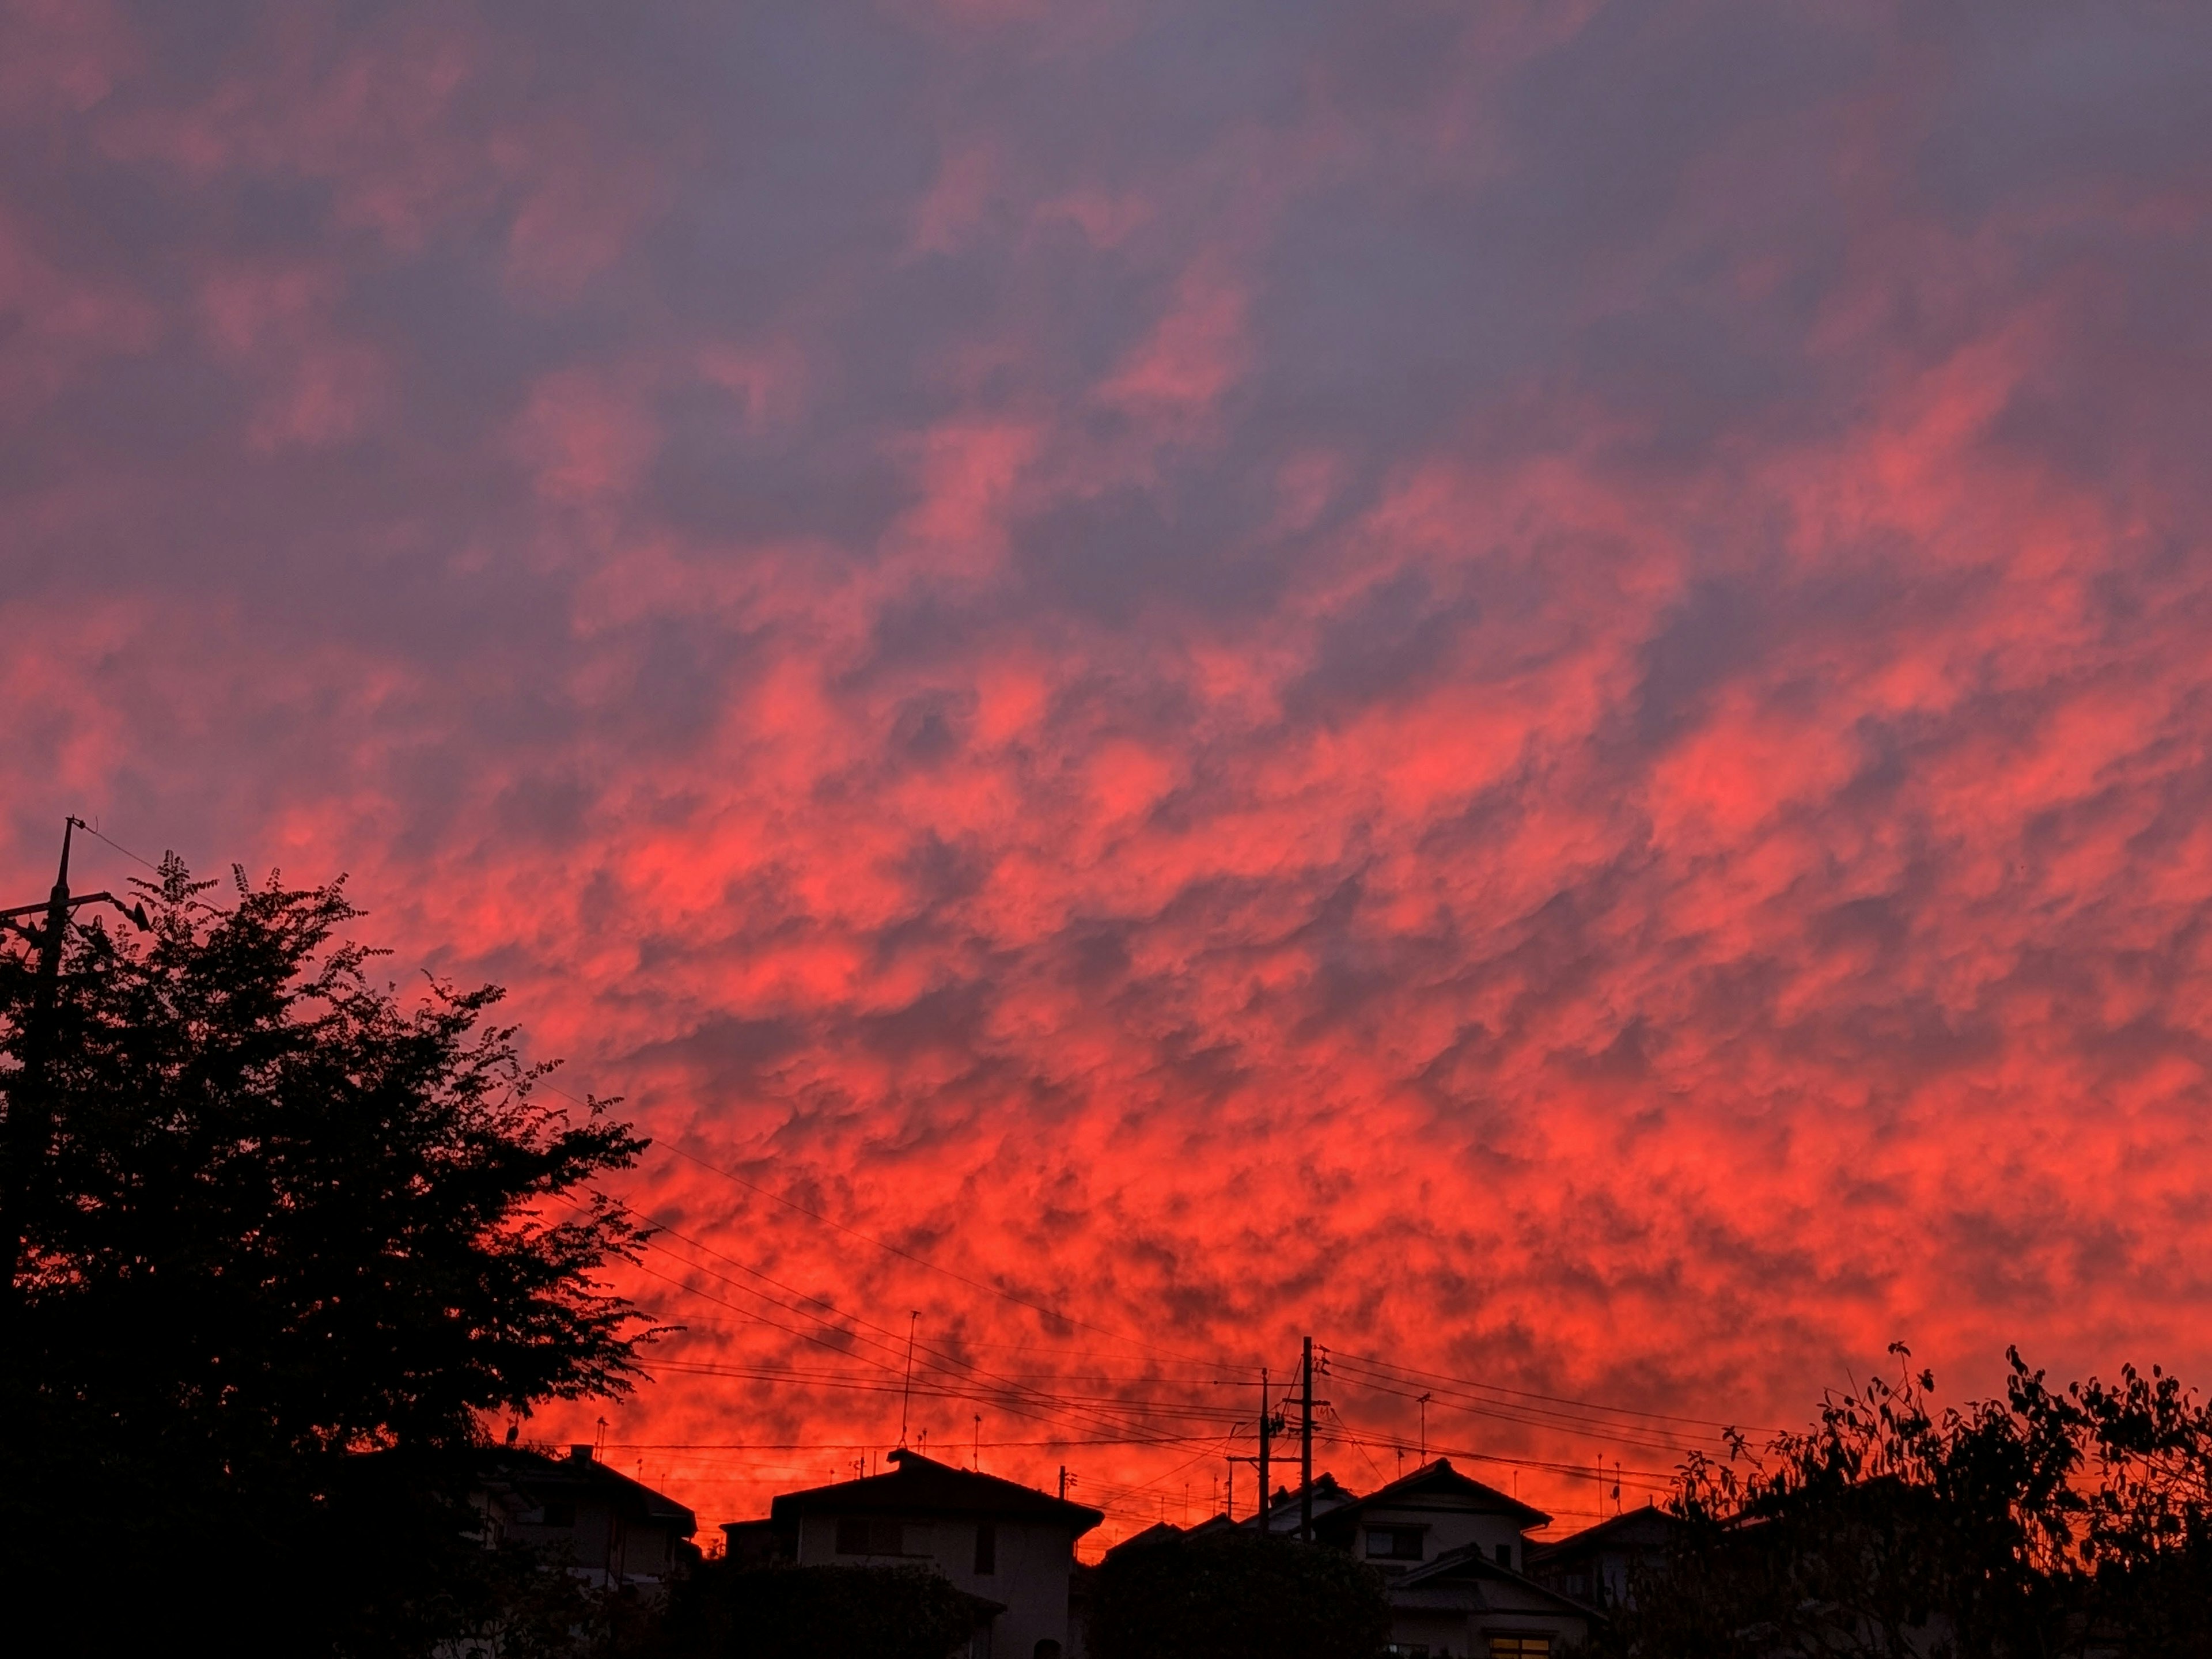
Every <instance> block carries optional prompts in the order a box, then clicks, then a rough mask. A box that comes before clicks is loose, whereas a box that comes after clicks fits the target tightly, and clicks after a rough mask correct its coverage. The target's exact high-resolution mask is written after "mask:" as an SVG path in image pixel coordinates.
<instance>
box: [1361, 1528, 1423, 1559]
mask: <svg viewBox="0 0 2212 1659" xmlns="http://www.w3.org/2000/svg"><path fill="white" fill-rule="evenodd" d="M1367 1559H1369V1560H1370V1561H1418V1560H1419V1559H1421V1528H1419V1527H1370V1528H1368V1529H1367Z"/></svg>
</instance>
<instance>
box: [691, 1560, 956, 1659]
mask: <svg viewBox="0 0 2212 1659" xmlns="http://www.w3.org/2000/svg"><path fill="white" fill-rule="evenodd" d="M993 1611H994V1609H993V1608H991V1607H989V1606H988V1605H987V1604H986V1603H985V1602H983V1601H981V1600H979V1599H978V1598H977V1597H975V1596H973V1595H968V1594H967V1593H965V1592H964V1591H963V1590H960V1589H957V1588H956V1587H955V1586H954V1585H953V1583H952V1582H951V1580H950V1579H948V1578H945V1577H943V1576H941V1575H940V1574H938V1573H934V1572H931V1571H927V1570H926V1569H923V1568H919V1567H863V1566H812V1567H797V1566H783V1565H774V1566H749V1565H741V1564H739V1563H737V1562H732V1561H729V1560H720V1561H710V1562H708V1563H707V1564H706V1565H704V1566H703V1567H702V1568H701V1569H699V1571H696V1572H695V1573H694V1574H692V1575H691V1577H690V1578H689V1579H688V1580H686V1581H685V1582H684V1583H682V1584H679V1585H678V1587H677V1588H676V1590H675V1592H674V1594H673V1595H672V1597H671V1601H670V1605H669V1609H668V1613H667V1617H666V1619H665V1627H664V1631H663V1633H662V1635H661V1638H660V1643H661V1645H660V1646H659V1647H658V1648H657V1649H655V1650H654V1651H656V1652H659V1653H663V1654H665V1655H667V1656H668V1659H860V1656H866V1659H946V1656H948V1655H950V1654H952V1653H955V1652H957V1651H962V1650H965V1648H966V1646H967V1644H968V1641H969V1638H971V1637H972V1636H973V1635H974V1634H975V1630H976V1628H977V1626H978V1625H979V1624H981V1622H982V1621H983V1620H986V1619H987V1618H988V1617H989V1615H990V1613H992V1612H993Z"/></svg>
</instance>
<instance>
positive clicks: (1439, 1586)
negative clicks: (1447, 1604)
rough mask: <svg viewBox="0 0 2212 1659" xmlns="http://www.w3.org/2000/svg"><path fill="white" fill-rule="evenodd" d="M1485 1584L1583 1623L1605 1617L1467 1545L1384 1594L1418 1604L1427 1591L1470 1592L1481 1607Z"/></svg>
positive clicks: (1393, 1583) (1398, 1579)
mask: <svg viewBox="0 0 2212 1659" xmlns="http://www.w3.org/2000/svg"><path fill="white" fill-rule="evenodd" d="M1485 1584H1492V1585H1496V1586H1498V1587H1500V1588H1506V1587H1510V1590H1511V1593H1512V1594H1513V1595H1514V1596H1515V1597H1516V1599H1517V1600H1521V1601H1536V1602H1538V1603H1539V1604H1540V1605H1541V1606H1543V1607H1546V1608H1547V1610H1548V1611H1550V1612H1553V1613H1572V1614H1574V1615H1575V1616H1576V1617H1577V1618H1582V1619H1601V1618H1603V1617H1604V1614H1602V1613H1600V1612H1598V1611H1597V1610H1596V1609H1595V1608H1594V1607H1589V1606H1586V1605H1585V1604H1584V1603H1583V1602H1580V1601H1576V1600H1574V1599H1573V1598H1572V1597H1571V1596H1566V1595H1560V1594H1559V1591H1557V1590H1555V1589H1552V1588H1551V1587H1550V1586H1548V1585H1546V1584H1540V1583H1537V1582H1536V1581H1535V1580H1534V1579H1533V1578H1531V1577H1528V1574H1526V1573H1522V1572H1516V1571H1514V1570H1513V1569H1512V1568H1510V1567H1507V1566H1501V1565H1498V1563H1497V1562H1496V1561H1493V1560H1492V1559H1490V1557H1489V1556H1488V1555H1487V1554H1486V1553H1484V1551H1483V1547H1482V1546H1481V1545H1480V1544H1468V1545H1465V1546H1463V1547H1461V1548H1459V1549H1455V1550H1446V1551H1445V1552H1444V1553H1443V1554H1442V1555H1439V1556H1438V1557H1437V1559H1435V1560H1433V1561H1424V1562H1423V1563H1422V1564H1421V1565H1419V1566H1418V1567H1415V1568H1414V1569H1413V1571H1410V1572H1404V1573H1401V1574H1400V1575H1399V1576H1398V1577H1395V1578H1394V1579H1392V1580H1391V1581H1390V1583H1389V1587H1388V1588H1387V1589H1386V1590H1385V1592H1384V1594H1386V1595H1389V1598H1390V1599H1391V1601H1394V1602H1395V1601H1400V1600H1401V1599H1403V1600H1405V1601H1421V1600H1425V1599H1426V1598H1425V1596H1424V1595H1422V1594H1421V1593H1422V1592H1424V1591H1437V1590H1449V1589H1472V1590H1474V1592H1475V1601H1476V1603H1477V1605H1478V1606H1480V1605H1482V1603H1483V1601H1484V1600H1485V1598H1484V1597H1483V1596H1482V1595H1481V1593H1480V1591H1481V1587H1482V1586H1483V1585H1485Z"/></svg>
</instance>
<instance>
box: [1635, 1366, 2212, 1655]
mask: <svg viewBox="0 0 2212 1659" xmlns="http://www.w3.org/2000/svg"><path fill="white" fill-rule="evenodd" d="M1891 1352H1892V1353H1893V1355H1894V1356H1896V1357H1897V1358H1898V1360H1899V1374H1898V1376H1897V1377H1896V1378H1895V1379H1894V1380H1889V1379H1885V1378H1876V1379H1875V1380H1874V1381H1872V1382H1870V1383H1867V1384H1866V1385H1865V1386H1864V1387H1863V1388H1859V1389H1854V1390H1853V1391H1851V1392H1850V1393H1847V1394H1834V1395H1830V1396H1829V1397H1828V1398H1827V1399H1826V1401H1824V1402H1823V1405H1822V1407H1821V1411H1820V1420H1819V1422H1818V1424H1817V1425H1816V1426H1815V1427H1814V1428H1813V1429H1811V1430H1810V1431H1807V1432H1804V1433H1801V1434H1788V1435H1784V1436H1781V1437H1778V1438H1777V1439H1776V1440H1774V1441H1773V1442H1772V1443H1770V1444H1769V1445H1768V1446H1766V1447H1765V1448H1764V1449H1761V1450H1753V1449H1752V1448H1750V1447H1749V1446H1747V1445H1744V1444H1741V1443H1739V1444H1738V1446H1737V1449H1736V1455H1735V1456H1733V1457H1731V1458H1729V1459H1727V1460H1708V1459H1705V1458H1704V1457H1702V1456H1699V1457H1693V1458H1692V1460H1691V1461H1690V1462H1688V1463H1687V1464H1686V1465H1685V1467H1684V1468H1683V1470H1682V1473H1681V1476H1680V1482H1679V1486H1678V1489H1677V1492H1676V1493H1675V1496H1674V1499H1673V1501H1672V1503H1671V1504H1670V1507H1671V1508H1672V1509H1673V1510H1674V1512H1675V1513H1676V1514H1677V1515H1679V1516H1680V1517H1681V1518H1682V1519H1683V1520H1684V1521H1685V1522H1686V1523H1687V1524H1686V1526H1685V1527H1684V1528H1682V1530H1681V1532H1680V1542H1679V1547H1677V1548H1676V1549H1675V1550H1674V1552H1673V1553H1672V1554H1671V1556H1670V1557H1669V1559H1666V1560H1665V1561H1664V1562H1663V1563H1653V1564H1651V1565H1650V1567H1649V1569H1648V1570H1644V1571H1638V1573H1637V1574H1636V1575H1635V1576H1634V1579H1633V1583H1632V1598H1633V1603H1634V1605H1633V1606H1632V1607H1629V1608H1627V1609H1626V1610H1623V1611H1621V1612H1620V1613H1619V1614H1618V1615H1617V1616H1616V1618H1615V1619H1614V1620H1613V1623H1612V1625H1611V1626H1609V1627H1608V1628H1607V1629H1606V1630H1604V1631H1603V1632H1601V1635H1600V1638H1599V1640H1598V1643H1597V1644H1596V1645H1597V1647H1598V1649H1599V1650H1600V1652H1601V1653H1608V1654H1613V1655H1617V1656H1637V1659H1644V1656H1653V1659H1656V1656H1671V1655H1674V1654H1680V1653H1691V1652H1695V1653H1700V1654H1708V1655H1713V1656H1717V1659H1729V1656H1741V1659H1779V1656H1788V1655H1807V1656H1811V1655H1820V1656H1822V1659H1828V1656H1840V1655H1869V1656H1874V1655H1880V1656H1885V1659H1887V1656H1899V1659H1903V1656H1908V1655H1909V1656H1912V1659H2027V1656H2036V1659H2069V1656H2081V1659H2087V1656H2092V1655H2096V1656H2111V1659H2182V1656H2206V1655H2212V1407H2207V1406H2205V1405H2203V1404H2201V1403H2199V1402H2198V1401H2196V1400H2195V1399H2194V1398H2193V1397H2192V1396H2191V1395H2190V1394H2189V1393H2188V1392H2187V1391H2186V1390H2185V1389H2183V1388H2182V1387H2181V1385H2180V1383H2179V1382H2178V1381H2177V1380H2176V1379H2174V1378H2173V1377H2172V1376H2166V1374H2164V1373H2163V1372H2162V1371H2160V1370H2155V1369H2154V1370H2153V1371H2152V1373H2151V1374H2150V1375H2149V1376H2143V1375H2142V1374H2141V1373H2139V1372H2137V1371H2136V1370H2135V1369H2134V1368H2133V1367H2132V1366H2127V1367H2123V1369H2122V1370H2121V1373H2120V1376H2119V1380H2118V1382H2116V1383H2101V1382H2099V1381H2096V1380H2094V1379H2092V1380H2091V1381H2089V1382H2087V1383H2073V1384H2070V1385H2069V1386H2067V1387H2065V1388H2063V1389H2061V1388H2056V1387H2053V1386H2052V1385H2051V1383H2048V1382H2047V1381H2046V1379H2045V1374H2044V1373H2043V1372H2041V1371H2036V1370H2030V1369H2029V1368H2028V1366H2027V1364H2026V1363H2025V1362H2024V1361H2023V1360H2022V1359H2021V1357H2020V1355H2019V1353H2018V1352H2017V1351H2013V1352H2010V1354H2009V1356H2008V1358H2009V1360H2010V1372H2009V1375H2008V1377H2007V1380H2006V1388H2005V1394H2004V1397H2003V1398H2002V1399H2001V1400H1987V1401H1978V1402H1976V1403H1974V1404H1972V1405H1968V1406H1966V1407H1959V1408H1950V1409H1942V1410H1938V1409H1937V1408H1936V1407H1935V1406H1934V1405H1933V1404H1932V1403H1931V1401H1930V1400H1929V1394H1930V1392H1931V1391H1932V1389H1934V1387H1935V1377H1934V1376H1933V1375H1932V1373H1930V1372H1929V1371H1927V1370H1919V1371H1917V1372H1916V1371H1915V1370H1913V1369H1912V1368H1911V1363H1910V1355H1909V1354H1908V1353H1907V1352H1906V1351H1905V1348H1904V1347H1903V1346H1902V1345H1899V1346H1894V1347H1893V1348H1892V1350H1891Z"/></svg>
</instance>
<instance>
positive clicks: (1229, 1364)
mask: <svg viewBox="0 0 2212 1659" xmlns="http://www.w3.org/2000/svg"><path fill="white" fill-rule="evenodd" d="M549 1086H550V1085H549ZM556 1092H566V1091H556ZM568 1098H570V1099H571V1100H574V1098H575V1097H574V1095H570V1096H569V1097H568ZM660 1144H661V1145H663V1146H665V1147H666V1148H667V1150H668V1151H670V1152H673V1153H675V1154H676V1156H677V1157H678V1158H684V1159H686V1160H688V1161H689V1162H690V1163H693V1164H697V1165H698V1166H699V1167H700V1168H701V1169H702V1170H707V1171H708V1173H709V1174H713V1175H718V1176H721V1177H722V1179H724V1180H725V1181H729V1182H735V1183H736V1184H737V1185H738V1186H740V1187H743V1188H744V1189H745V1190H746V1191H748V1192H751V1193H757V1194H760V1195H761V1196H762V1197H763V1198H767V1199H772V1200H775V1202H776V1203H778V1204H781V1205H782V1206H785V1207H786V1208H787V1209H791V1210H796V1211H797V1212H799V1214H801V1215H803V1216H805V1217H808V1218H810V1219H812V1220H815V1221H818V1222H820V1223H821V1224H822V1225H823V1226H825V1227H834V1228H836V1230H837V1231H839V1232H841V1233H846V1234H848V1235H850V1236H851V1237H854V1238H857V1239H860V1240H861V1241H862V1242H863V1243H868V1244H872V1245H873V1246H875V1248H876V1249H879V1250H883V1251H886V1252H888V1253H889V1254H890V1255H895V1256H897V1257H899V1258H900V1259H901V1260H902V1261H911V1262H913V1263H914V1264H915V1266H916V1267H926V1268H927V1269H928V1270H929V1271H930V1272H932V1273H942V1274H943V1275H944V1276H945V1278H947V1279H952V1280H953V1281H955V1282H956V1283H957V1284H962V1285H967V1286H968V1287H969V1289H970V1290H977V1291H983V1292H984V1293H985V1294H986V1295H989V1296H995V1297H1000V1299H1001V1300H1003V1301H1006V1302H1011V1303H1012V1304H1014V1305H1015V1306H1016V1307H1019V1308H1027V1309H1028V1310H1030V1312H1031V1313H1037V1314H1042V1315H1043V1316H1045V1317H1046V1318H1048V1319H1053V1320H1057V1321H1059V1322H1060V1323H1061V1324H1063V1325H1073V1326H1077V1327H1079V1328H1082V1329H1084V1330H1086V1331H1091V1332H1095V1333H1096V1334H1098V1335H1100V1336H1110V1337H1112V1338H1114V1339H1115V1340H1116V1341H1119V1342H1127V1343H1130V1344H1132V1345H1133V1346H1137V1347H1139V1348H1146V1349H1149V1350H1150V1351H1152V1352H1155V1353H1164V1354H1167V1355H1168V1356H1170V1358H1176V1359H1181V1360H1183V1361H1185V1362H1186V1363H1187V1364H1194V1365H1218V1366H1219V1367H1221V1368H1222V1369H1224V1370H1231V1369H1239V1367H1237V1364H1236V1362H1234V1361H1230V1360H1211V1359H1200V1358H1197V1357H1196V1356H1194V1355H1191V1354H1182V1353H1177V1352H1176V1351H1175V1350H1174V1349H1172V1348H1164V1347H1162V1346H1159V1345H1158V1343H1153V1342H1147V1341H1146V1340H1144V1339H1143V1338H1141V1337H1135V1336H1131V1335H1129V1334H1127V1333H1126V1332H1123V1331H1116V1330H1113V1329H1110V1328H1108V1327H1106V1326H1104V1325H1094V1324H1092V1323H1091V1322H1090V1321H1089V1320H1085V1319H1078V1318H1076V1317H1075V1316H1073V1314H1068V1313H1063V1312H1061V1311H1060V1310H1059V1309H1057V1308H1051V1307H1047V1306H1046V1305H1045V1304H1043V1303H1042V1302H1032V1301H1030V1299H1029V1298H1028V1297H1023V1296H1017V1295H1015V1294H1014V1293H1013V1292H1012V1291H1009V1290H1007V1289H1006V1288H1004V1287H1003V1286H1001V1285H987V1284H985V1283H984V1282H983V1281H982V1280H981V1279H970V1278H969V1277H968V1275H967V1274H965V1273H956V1272H954V1271H953V1270H952V1269H951V1268H950V1267H942V1266H940V1265H939V1264H938V1263H937V1262H934V1261H931V1260H930V1259H929V1258H928V1257H927V1256H924V1255H915V1253H914V1252H913V1251H912V1250H908V1249H901V1248H900V1247H899V1246H898V1245H896V1244H893V1243H890V1242H889V1241H887V1240H884V1239H881V1238H878V1237H875V1236H874V1235H873V1234H872V1233H866V1232H862V1231H860V1229H859V1228H858V1227H850V1226H848V1225H845V1223H843V1222H842V1221H838V1220H836V1219H834V1218H831V1217H829V1216H826V1215H823V1213H822V1212H820V1211H819V1210H812V1209H809V1208H808V1207H807V1206H805V1205H804V1204H801V1203H799V1202H797V1201H796V1200H793V1199H788V1198H786V1197H785V1196H784V1195H783V1194H781V1193H779V1192H775V1191H773V1190H772V1189H770V1188H767V1187H763V1186H762V1185H761V1184H760V1183H759V1182H753V1181H748V1180H746V1179H745V1178H744V1176H741V1175H738V1174H737V1173H735V1172H734V1171H733V1170H725V1169H723V1168H722V1167H721V1166H720V1164H709V1163H708V1161H707V1160H706V1159H705V1158H701V1157H700V1156H699V1155H698V1154H697V1153H696V1152H687V1151H685V1150H684V1148H683V1147H681V1146H678V1145H676V1144H675V1142H673V1141H666V1142H662V1143H660ZM1241 1369H1244V1370H1249V1369H1250V1367H1249V1366H1244V1367H1242V1368H1241Z"/></svg>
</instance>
